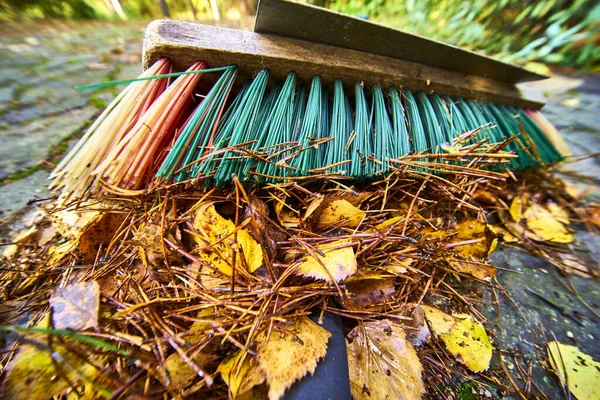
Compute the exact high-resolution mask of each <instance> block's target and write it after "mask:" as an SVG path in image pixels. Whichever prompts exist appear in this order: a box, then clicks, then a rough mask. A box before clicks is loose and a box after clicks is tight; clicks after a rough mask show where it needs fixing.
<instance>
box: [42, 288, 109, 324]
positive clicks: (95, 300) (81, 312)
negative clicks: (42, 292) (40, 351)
mask: <svg viewBox="0 0 600 400" xmlns="http://www.w3.org/2000/svg"><path fill="white" fill-rule="evenodd" d="M50 306H51V307H52V323H53V325H54V327H55V328H56V329H73V330H82V329H90V328H96V327H98V310H99V308H100V286H99V285H98V282H96V281H92V282H82V283H76V284H73V285H69V286H66V287H63V288H59V289H58V290H56V292H55V293H54V294H53V295H52V297H50Z"/></svg>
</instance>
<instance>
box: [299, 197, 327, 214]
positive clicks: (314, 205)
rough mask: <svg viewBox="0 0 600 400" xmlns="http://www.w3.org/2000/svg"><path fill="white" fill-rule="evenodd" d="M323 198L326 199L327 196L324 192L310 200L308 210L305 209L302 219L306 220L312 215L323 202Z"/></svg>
mask: <svg viewBox="0 0 600 400" xmlns="http://www.w3.org/2000/svg"><path fill="white" fill-rule="evenodd" d="M323 200H325V196H323V195H322V194H319V195H317V197H315V198H314V199H313V200H312V201H311V202H310V204H309V205H308V207H306V211H304V217H303V218H302V219H303V220H305V219H307V218H308V217H310V216H311V215H312V214H313V213H314V212H315V211H316V210H317V208H319V206H320V205H321V203H323Z"/></svg>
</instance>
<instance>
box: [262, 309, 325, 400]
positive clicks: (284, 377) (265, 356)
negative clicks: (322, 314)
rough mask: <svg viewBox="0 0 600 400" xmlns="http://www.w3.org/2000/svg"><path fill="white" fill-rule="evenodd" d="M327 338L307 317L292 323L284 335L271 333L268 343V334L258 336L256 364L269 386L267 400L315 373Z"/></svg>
mask: <svg viewBox="0 0 600 400" xmlns="http://www.w3.org/2000/svg"><path fill="white" fill-rule="evenodd" d="M330 337H331V334H330V333H329V332H328V331H327V330H325V329H323V328H322V327H320V326H319V325H317V324H315V323H314V322H312V321H311V320H310V319H308V318H307V317H300V318H296V319H294V320H293V321H292V324H291V326H286V333H283V332H279V331H277V330H275V329H274V330H272V331H271V336H270V337H269V340H268V341H267V330H265V331H263V332H261V333H260V334H259V335H258V336H257V338H256V343H257V349H256V351H257V354H258V363H259V366H260V368H261V369H262V370H263V371H264V372H265V375H266V379H267V384H268V385H269V400H277V399H279V398H281V396H282V395H283V393H284V392H285V391H286V390H287V389H288V388H289V387H290V386H291V385H292V384H293V383H294V382H296V381H297V380H300V379H301V378H302V377H304V376H305V375H306V374H312V373H313V372H314V371H315V368H316V367H317V362H318V361H319V360H320V359H321V358H323V357H325V354H326V353H327V341H328V340H329V338H330Z"/></svg>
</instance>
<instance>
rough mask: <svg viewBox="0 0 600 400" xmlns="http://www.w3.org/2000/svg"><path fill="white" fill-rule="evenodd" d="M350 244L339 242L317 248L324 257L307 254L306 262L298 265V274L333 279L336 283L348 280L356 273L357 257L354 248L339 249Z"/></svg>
mask: <svg viewBox="0 0 600 400" xmlns="http://www.w3.org/2000/svg"><path fill="white" fill-rule="evenodd" d="M349 243H350V241H349V240H337V241H335V242H330V243H326V244H322V245H319V246H317V249H318V250H320V251H321V253H323V255H320V254H318V252H315V256H316V258H315V257H313V256H312V255H310V254H306V255H305V256H304V257H305V259H304V261H302V262H301V263H300V264H299V265H298V269H297V270H296V272H297V273H298V274H300V275H304V276H307V277H311V278H315V279H321V280H327V281H331V277H333V279H334V280H335V281H336V282H339V281H341V280H343V279H346V278H347V277H349V276H350V275H352V274H354V273H355V272H356V269H357V262H356V256H355V255H354V249H353V248H352V246H347V247H342V248H337V247H341V246H344V245H347V244H349ZM327 271H329V273H327Z"/></svg>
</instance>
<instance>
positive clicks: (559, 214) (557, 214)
mask: <svg viewBox="0 0 600 400" xmlns="http://www.w3.org/2000/svg"><path fill="white" fill-rule="evenodd" d="M546 208H547V209H548V211H550V214H552V215H553V216H554V218H556V220H557V221H558V222H560V223H561V224H564V225H569V223H570V221H569V213H568V212H567V211H566V210H565V209H564V208H562V207H561V206H559V205H558V204H556V203H548V205H547V206H546Z"/></svg>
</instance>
